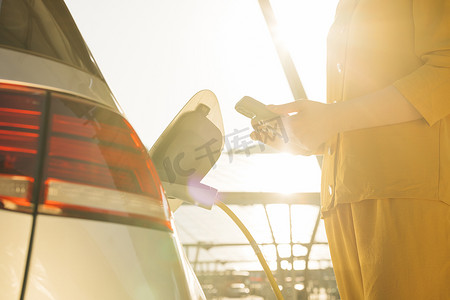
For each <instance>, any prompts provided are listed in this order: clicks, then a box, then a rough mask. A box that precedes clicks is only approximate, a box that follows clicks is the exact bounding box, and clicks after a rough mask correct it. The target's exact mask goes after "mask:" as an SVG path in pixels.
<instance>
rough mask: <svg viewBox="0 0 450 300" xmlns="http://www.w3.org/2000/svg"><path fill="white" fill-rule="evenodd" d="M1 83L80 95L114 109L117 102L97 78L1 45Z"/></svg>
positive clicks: (70, 67)
mask: <svg viewBox="0 0 450 300" xmlns="http://www.w3.org/2000/svg"><path fill="white" fill-rule="evenodd" d="M0 57H1V58H2V59H1V60H0V80H1V81H2V82H5V83H19V84H20V83H23V84H26V85H28V86H34V87H40V88H48V89H51V90H54V91H61V92H66V93H71V94H73V95H77V96H82V97H84V98H88V99H90V100H93V101H96V102H98V103H101V104H104V105H107V106H109V107H110V108H113V109H115V110H117V104H116V100H115V98H114V96H113V94H112V93H111V90H110V89H109V87H108V85H107V84H106V83H105V82H104V81H103V80H101V79H100V78H98V77H96V76H94V75H92V74H90V73H87V72H85V71H82V70H80V69H77V68H75V67H72V66H69V65H67V64H64V63H61V62H58V61H55V60H52V59H48V58H44V57H41V56H38V55H32V54H29V53H26V52H20V51H16V50H11V49H7V48H1V46H0Z"/></svg>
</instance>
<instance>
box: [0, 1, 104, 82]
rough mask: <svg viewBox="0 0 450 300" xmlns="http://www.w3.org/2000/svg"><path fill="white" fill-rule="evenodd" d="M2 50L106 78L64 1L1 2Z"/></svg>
mask: <svg viewBox="0 0 450 300" xmlns="http://www.w3.org/2000/svg"><path fill="white" fill-rule="evenodd" d="M0 47H7V48H14V49H17V50H21V51H26V52H32V53H33V54H37V55H41V56H45V57H48V58H52V59H55V60H58V61H61V62H64V63H66V64H70V65H72V66H75V67H77V68H80V69H82V70H84V71H87V72H89V73H91V74H93V75H95V76H97V77H100V78H103V77H102V75H101V73H100V71H99V69H98V67H97V65H96V63H95V61H94V60H93V58H92V55H91V54H90V52H89V50H88V48H87V47H86V44H85V42H84V40H83V38H82V37H81V34H80V32H79V31H78V28H77V26H76V25H75V22H74V21H73V19H72V16H71V15H70V13H69V11H68V9H67V7H66V6H65V4H64V2H63V1H54V0H2V1H0Z"/></svg>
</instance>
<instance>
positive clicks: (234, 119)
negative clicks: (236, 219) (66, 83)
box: [66, 0, 337, 191]
mask: <svg viewBox="0 0 450 300" xmlns="http://www.w3.org/2000/svg"><path fill="white" fill-rule="evenodd" d="M66 3H67V5H68V7H69V9H70V11H71V12H72V15H73V17H74V19H75V21H76V23H77V24H78V27H79V29H80V31H81V33H82V35H83V36H84V38H85V40H86V42H87V44H88V46H89V48H90V49H91V51H92V53H93V55H94V57H95V59H96V60H97V63H98V64H99V66H100V69H101V70H102V72H103V75H104V76H105V78H106V80H107V82H108V84H109V86H110V87H111V89H112V91H113V93H114V94H115V96H116V98H117V99H118V101H119V103H120V105H121V106H122V108H123V110H124V112H125V114H126V116H127V118H128V119H129V120H130V122H131V124H132V125H133V127H134V128H135V130H136V131H137V132H138V134H139V136H140V137H141V139H142V140H143V142H144V144H146V145H147V146H148V147H151V145H152V144H153V143H154V142H155V141H156V139H157V138H158V136H159V135H160V134H161V133H162V132H163V130H164V129H165V127H166V126H167V125H168V123H169V122H170V121H171V120H172V118H173V117H174V116H175V115H176V113H177V112H178V111H179V110H180V109H181V108H182V107H183V105H184V104H185V103H186V102H187V101H188V100H189V99H190V97H192V96H193V95H194V94H195V93H196V92H197V91H199V90H202V89H210V90H212V91H213V92H214V93H215V94H216V95H217V97H218V99H219V103H220V106H221V109H222V114H223V119H224V125H225V131H226V134H229V133H230V132H233V130H235V129H237V130H248V131H247V134H249V133H250V129H249V125H250V124H249V122H248V119H246V118H245V117H243V116H241V115H240V114H238V113H237V112H235V110H234V105H235V103H236V102H237V101H238V100H239V99H240V98H241V97H242V96H244V95H249V96H252V97H254V98H256V99H258V100H260V101H261V102H264V103H267V104H268V103H272V104H278V103H284V102H288V101H292V100H293V98H292V94H291V92H290V90H289V86H288V84H287V81H286V79H285V77H284V73H283V71H282V68H281V65H280V63H279V60H278V57H277V55H276V52H275V48H274V46H273V44H272V40H271V38H270V35H269V31H268V29H267V26H266V23H265V21H264V18H263V15H262V13H261V10H260V8H259V5H258V1H257V0H189V1H185V0H164V1H161V0H128V1H119V0H114V1H112V0H96V1H92V0H66ZM271 3H272V6H273V8H274V10H275V14H276V17H277V19H278V22H279V25H280V32H281V33H282V34H283V39H284V41H285V42H286V44H287V45H288V47H289V49H290V52H291V54H292V57H293V59H294V61H295V63H296V65H297V67H298V71H299V73H300V77H301V79H302V81H303V85H304V86H305V89H306V92H307V94H308V96H309V98H310V99H313V100H318V101H325V94H326V92H325V59H326V53H325V42H326V34H327V31H328V28H329V26H330V25H331V22H332V20H333V16H334V12H335V6H336V3H337V0H321V1H317V0H309V1H306V0H274V1H272V2H271ZM223 159H226V158H222V160H223ZM295 160H297V161H298V163H299V164H303V161H305V162H307V164H309V165H311V161H314V158H313V157H310V158H301V157H299V158H295ZM272 161H274V159H273V158H272ZM281 161H282V162H284V161H286V157H285V156H281ZM236 164H237V163H236ZM282 164H283V163H281V165H282ZM222 165H224V163H223V162H222ZM278 165H280V164H278ZM228 167H230V168H231V169H232V168H234V169H236V168H237V167H238V166H237V165H236V166H233V165H229V166H228ZM216 169H219V168H216ZM301 169H302V172H306V173H305V174H308V173H311V174H312V176H311V174H309V176H303V177H305V178H309V179H310V181H309V182H307V184H306V185H307V186H308V185H309V186H310V188H309V190H308V189H306V190H307V191H312V190H314V191H318V182H319V180H320V179H319V177H320V171H319V170H318V169H317V166H314V167H308V168H301ZM219 171H220V170H219ZM269 171H270V170H269ZM295 172H298V169H297V170H295ZM293 175H294V174H293V172H291V174H288V176H289V177H290V178H292V176H293ZM278 179H280V178H278ZM218 182H220V180H218ZM279 182H280V183H278V185H280V184H281V185H283V180H279ZM264 186H267V184H265V185H264ZM288 186H292V185H291V182H290V181H289V182H286V181H284V185H283V186H280V187H279V189H280V191H283V190H286V188H287V187H288ZM224 188H225V189H226V186H225V187H224ZM221 189H223V188H221ZM255 189H257V190H258V188H255Z"/></svg>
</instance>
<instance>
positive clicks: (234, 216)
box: [216, 200, 284, 300]
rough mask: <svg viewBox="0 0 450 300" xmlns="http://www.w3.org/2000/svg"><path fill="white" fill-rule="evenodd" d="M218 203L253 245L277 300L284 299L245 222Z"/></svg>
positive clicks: (217, 201) (220, 202)
mask: <svg viewBox="0 0 450 300" xmlns="http://www.w3.org/2000/svg"><path fill="white" fill-rule="evenodd" d="M216 205H217V206H218V207H220V208H221V209H222V210H223V211H224V212H225V213H226V214H227V215H228V216H229V217H230V218H231V219H232V220H233V221H234V223H236V225H237V226H238V227H239V229H240V230H241V231H242V233H243V234H244V235H245V237H246V238H247V240H248V242H249V243H250V245H251V246H252V248H253V251H255V254H256V256H257V257H258V260H259V262H260V263H261V265H262V267H263V269H264V272H265V273H266V276H267V279H269V282H270V286H271V287H272V290H273V292H274V293H275V296H276V297H277V300H284V298H283V295H282V294H281V291H280V288H279V287H278V284H277V281H276V280H275V277H273V274H272V271H270V268H269V266H268V265H267V262H266V260H265V259H264V256H263V255H262V253H261V249H259V246H258V244H257V243H256V241H255V239H254V238H253V237H252V235H251V234H250V232H249V231H248V230H247V228H246V227H245V226H244V224H243V223H242V222H241V220H239V218H238V217H237V216H236V215H235V214H234V213H233V211H232V210H231V209H229V208H228V206H226V205H225V204H224V203H223V202H222V201H219V200H216Z"/></svg>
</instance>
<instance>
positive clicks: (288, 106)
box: [267, 100, 307, 115]
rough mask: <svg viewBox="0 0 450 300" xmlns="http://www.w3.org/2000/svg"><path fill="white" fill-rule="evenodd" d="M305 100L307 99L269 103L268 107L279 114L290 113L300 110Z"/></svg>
mask: <svg viewBox="0 0 450 300" xmlns="http://www.w3.org/2000/svg"><path fill="white" fill-rule="evenodd" d="M304 101H307V100H297V101H294V102H289V103H285V104H280V105H267V109H269V110H270V111H272V112H274V113H276V114H279V115H287V114H290V113H296V112H299V111H300V109H301V107H302V103H303V102H304Z"/></svg>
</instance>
